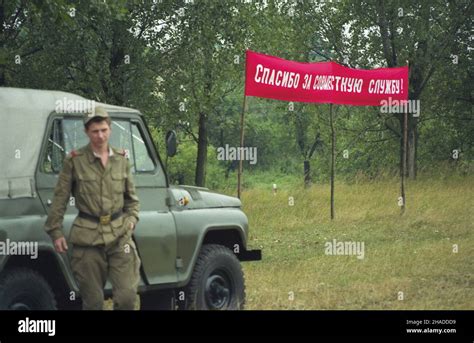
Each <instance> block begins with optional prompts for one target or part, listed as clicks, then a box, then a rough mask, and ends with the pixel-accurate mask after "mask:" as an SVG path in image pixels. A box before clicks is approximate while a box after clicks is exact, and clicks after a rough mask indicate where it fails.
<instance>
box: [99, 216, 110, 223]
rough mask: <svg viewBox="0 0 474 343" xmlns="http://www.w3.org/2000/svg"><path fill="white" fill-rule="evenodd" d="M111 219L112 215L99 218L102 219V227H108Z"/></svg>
mask: <svg viewBox="0 0 474 343" xmlns="http://www.w3.org/2000/svg"><path fill="white" fill-rule="evenodd" d="M110 217H111V215H110V214H108V215H106V216H100V217H99V218H100V223H101V224H102V225H108V224H110Z"/></svg>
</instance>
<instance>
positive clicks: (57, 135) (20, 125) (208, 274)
mask: <svg viewBox="0 0 474 343" xmlns="http://www.w3.org/2000/svg"><path fill="white" fill-rule="evenodd" d="M85 101H87V100H86V99H84V98H82V97H80V96H77V95H74V94H69V93H64V92H56V91H46V90H31V89H18V88H0V139H1V144H0V309H77V308H80V303H81V301H80V294H79V292H78V288H77V285H76V282H75V280H74V278H73V276H72V273H71V268H70V264H69V256H67V254H58V253H56V252H55V250H54V247H53V244H52V242H51V240H50V238H49V237H48V235H47V234H46V232H45V231H44V224H45V221H46V217H47V213H48V207H49V206H50V205H51V201H52V197H53V190H54V187H55V185H56V182H57V178H58V173H59V171H60V170H61V168H62V162H63V159H64V157H65V156H66V154H68V153H69V152H71V151H72V150H73V149H77V148H79V147H81V146H83V145H85V144H87V141H88V140H87V136H86V135H85V133H84V127H83V122H82V116H83V113H81V112H80V111H77V106H74V105H75V104H76V105H77V104H80V103H83V102H85ZM71 104H72V105H71ZM70 105H71V106H70ZM97 105H101V106H103V107H105V109H106V110H107V111H108V112H109V114H110V116H111V118H112V135H111V138H110V144H111V145H112V146H115V147H118V148H122V149H125V150H126V151H127V152H128V156H129V160H130V165H131V169H132V172H133V174H134V181H135V185H136V188H137V193H138V196H139V198H140V221H139V222H138V225H137V228H136V230H135V233H134V240H135V242H136V245H137V248H138V252H139V255H140V258H141V261H142V265H141V280H140V285H139V294H140V303H141V308H142V309H159V308H160V309H161V308H168V309H177V308H184V309H241V308H242V307H243V304H244V300H245V289H244V277H243V273H242V269H241V265H240V261H251V260H259V259H260V258H261V252H260V250H247V237H248V220H247V217H246V216H245V214H244V212H243V211H242V210H241V202H240V200H239V199H237V198H233V197H229V196H225V195H221V194H217V193H213V192H211V191H209V190H208V189H205V188H198V187H191V186H170V185H169V182H168V179H167V176H166V171H165V169H164V168H163V164H162V162H161V160H160V157H159V154H158V152H157V150H156V148H155V146H154V144H153V142H152V140H151V136H150V133H149V131H148V128H147V126H146V123H145V120H144V117H143V115H142V114H141V113H140V112H139V111H137V110H134V109H131V108H125V107H118V106H112V105H107V104H101V103H97ZM167 138H168V140H167V141H168V142H169V145H168V146H167V150H168V151H173V150H175V144H176V142H175V137H174V136H173V135H172V134H171V135H169V136H168V137H167ZM76 214H77V210H76V208H75V207H74V197H71V199H70V201H69V204H68V207H67V211H66V214H65V216H64V225H63V227H64V229H63V230H64V233H65V235H66V237H68V235H69V230H70V227H71V224H72V221H73V219H74V218H75V216H76ZM70 250H71V249H69V251H70ZM105 294H106V296H107V295H110V294H111V285H110V283H107V285H106V287H105Z"/></svg>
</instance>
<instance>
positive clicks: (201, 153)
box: [194, 112, 207, 187]
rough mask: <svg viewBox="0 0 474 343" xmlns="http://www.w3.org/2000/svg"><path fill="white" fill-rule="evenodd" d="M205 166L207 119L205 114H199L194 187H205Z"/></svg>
mask: <svg viewBox="0 0 474 343" xmlns="http://www.w3.org/2000/svg"><path fill="white" fill-rule="evenodd" d="M206 165H207V117H206V114H205V113H203V112H201V113H199V132H198V149H197V158H196V174H195V179H194V182H195V184H196V186H200V187H204V186H205V185H206Z"/></svg>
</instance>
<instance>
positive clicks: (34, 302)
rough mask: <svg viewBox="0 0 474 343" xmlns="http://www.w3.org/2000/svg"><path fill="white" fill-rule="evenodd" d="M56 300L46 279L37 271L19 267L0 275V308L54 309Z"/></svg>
mask: <svg viewBox="0 0 474 343" xmlns="http://www.w3.org/2000/svg"><path fill="white" fill-rule="evenodd" d="M55 309H56V300H55V299H54V294H53V291H52V290H51V287H50V286H49V285H48V283H47V282H46V280H45V279H44V278H43V277H42V276H41V275H40V274H38V273H37V272H35V271H33V270H30V269H26V268H19V269H13V270H7V271H4V272H3V275H2V276H1V277H0V310H55Z"/></svg>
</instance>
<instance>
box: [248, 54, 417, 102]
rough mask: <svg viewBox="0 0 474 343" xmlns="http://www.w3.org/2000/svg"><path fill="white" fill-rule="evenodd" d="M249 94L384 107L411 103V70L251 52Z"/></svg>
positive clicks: (283, 98) (249, 60)
mask: <svg viewBox="0 0 474 343" xmlns="http://www.w3.org/2000/svg"><path fill="white" fill-rule="evenodd" d="M245 76H246V79H245V95H246V96H256V97H261V98H271V99H277V100H285V101H298V102H319V103H332V104H343V105H355V106H381V101H382V100H387V101H389V100H390V98H391V100H392V101H393V100H408V67H400V68H380V69H373V70H363V69H352V68H347V67H343V66H341V65H339V64H337V63H335V62H317V63H301V62H293V61H287V60H284V59H281V58H278V57H274V56H270V55H264V54H259V53H256V52H253V51H250V50H247V56H246V75H245Z"/></svg>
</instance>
